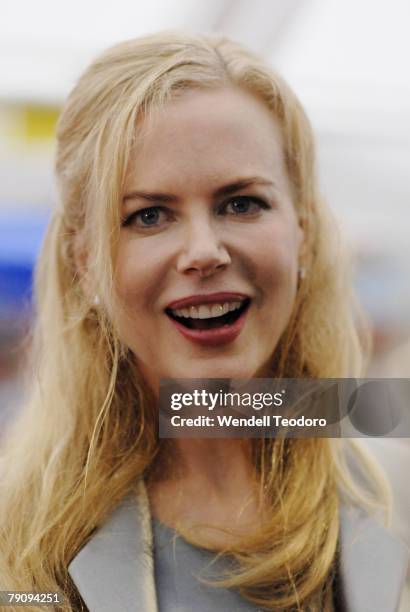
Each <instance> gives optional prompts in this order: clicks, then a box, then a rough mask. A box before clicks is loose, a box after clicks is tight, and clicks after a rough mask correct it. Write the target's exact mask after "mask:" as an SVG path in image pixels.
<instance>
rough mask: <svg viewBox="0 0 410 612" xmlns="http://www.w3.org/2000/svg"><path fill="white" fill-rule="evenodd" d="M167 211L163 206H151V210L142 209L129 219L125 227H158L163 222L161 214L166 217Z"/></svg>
mask: <svg viewBox="0 0 410 612" xmlns="http://www.w3.org/2000/svg"><path fill="white" fill-rule="evenodd" d="M165 212H166V211H165V210H164V209H163V208H162V207H161V206H150V207H149V208H142V209H141V210H137V211H136V212H134V213H132V214H131V215H130V216H129V217H127V218H126V219H125V220H124V222H123V226H124V227H126V226H127V225H136V226H137V227H142V228H144V227H156V226H157V225H158V224H159V223H160V222H161V220H162V219H161V213H162V214H163V215H165Z"/></svg>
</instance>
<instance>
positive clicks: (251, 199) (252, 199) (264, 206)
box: [122, 196, 271, 230]
mask: <svg viewBox="0 0 410 612" xmlns="http://www.w3.org/2000/svg"><path fill="white" fill-rule="evenodd" d="M237 200H241V201H246V202H247V203H249V204H256V205H257V206H258V209H259V210H269V209H270V208H271V206H270V205H269V204H268V203H267V202H265V200H263V199H262V198H259V197H257V196H235V197H233V198H230V199H229V200H226V201H225V202H223V203H222V204H221V206H220V207H219V209H218V214H223V213H226V209H227V208H228V206H229V204H232V203H233V202H235V201H237ZM152 210H158V211H161V212H164V213H169V212H170V211H169V209H168V208H166V207H165V206H148V207H146V208H141V209H140V210H137V211H135V212H133V213H131V214H130V215H129V216H128V217H126V218H125V219H124V220H123V222H122V226H123V227H127V226H130V225H131V224H132V223H133V221H134V220H136V219H138V218H140V215H142V213H144V212H147V211H152ZM221 211H222V213H221ZM255 212H258V211H254V212H242V213H238V212H236V213H232V214H233V215H234V216H237V217H241V216H243V217H245V216H248V215H249V216H250V215H252V214H254V213H255ZM137 227H138V228H139V229H142V230H144V229H150V228H153V227H158V225H157V224H156V223H154V224H152V225H138V226H137Z"/></svg>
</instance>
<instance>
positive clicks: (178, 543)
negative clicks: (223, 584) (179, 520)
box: [152, 519, 261, 612]
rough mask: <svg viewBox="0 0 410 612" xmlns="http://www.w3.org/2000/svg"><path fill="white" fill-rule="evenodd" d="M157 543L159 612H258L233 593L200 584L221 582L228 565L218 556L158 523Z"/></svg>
mask: <svg viewBox="0 0 410 612" xmlns="http://www.w3.org/2000/svg"><path fill="white" fill-rule="evenodd" d="M152 528H153V541H154V572H155V586H156V591H157V598H158V612H192V610H195V612H219V611H220V612H226V611H227V610H235V612H257V611H258V610H261V608H258V607H256V606H255V605H253V604H251V603H250V602H249V601H247V600H246V599H244V598H243V597H241V595H240V594H239V593H238V592H236V591H234V590H231V589H223V588H220V587H212V586H208V585H205V584H203V583H201V582H200V581H199V580H198V576H200V577H201V578H205V579H207V580H210V579H215V578H218V577H219V578H221V574H222V572H223V571H224V570H226V569H228V568H229V562H228V561H227V560H226V559H225V560H223V559H218V560H217V561H215V562H214V563H213V560H214V558H215V554H214V553H211V552H210V551H207V550H204V549H203V548H197V547H195V546H192V545H191V544H189V543H188V542H187V541H186V540H185V539H183V538H182V537H180V536H178V535H177V533H176V532H175V531H174V530H173V529H171V528H170V527H168V526H166V525H164V524H163V523H160V522H159V521H157V520H155V519H154V520H153V522H152Z"/></svg>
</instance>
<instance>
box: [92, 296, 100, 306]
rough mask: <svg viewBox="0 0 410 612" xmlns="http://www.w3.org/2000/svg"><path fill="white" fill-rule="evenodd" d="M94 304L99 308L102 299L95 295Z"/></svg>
mask: <svg viewBox="0 0 410 612" xmlns="http://www.w3.org/2000/svg"><path fill="white" fill-rule="evenodd" d="M93 304H94V306H99V305H100V298H99V297H98V295H97V294H95V296H94V299H93Z"/></svg>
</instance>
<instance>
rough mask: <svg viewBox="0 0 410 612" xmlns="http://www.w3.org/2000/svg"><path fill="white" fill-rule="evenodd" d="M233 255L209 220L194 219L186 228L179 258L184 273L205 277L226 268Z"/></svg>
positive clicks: (178, 264) (178, 262)
mask: <svg viewBox="0 0 410 612" xmlns="http://www.w3.org/2000/svg"><path fill="white" fill-rule="evenodd" d="M230 263H231V257H230V255H229V253H228V250H227V249H226V246H225V244H224V242H223V241H222V240H221V237H220V236H219V234H218V232H217V228H215V227H213V226H212V223H211V222H210V221H209V220H204V219H201V220H196V221H193V222H192V223H191V224H189V226H188V227H187V228H186V231H185V232H184V236H183V245H182V248H181V251H180V253H179V256H178V260H177V270H178V272H180V273H182V274H190V273H192V274H195V273H196V274H197V275H198V276H200V277H202V278H205V277H207V276H212V275H213V274H214V273H215V272H217V271H218V270H223V269H225V268H226V267H227V266H228V265H229V264H230Z"/></svg>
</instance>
